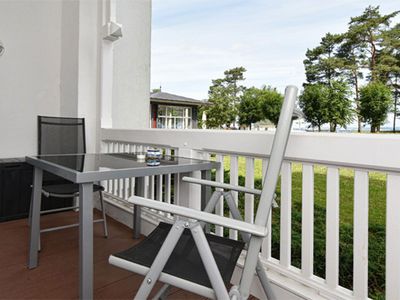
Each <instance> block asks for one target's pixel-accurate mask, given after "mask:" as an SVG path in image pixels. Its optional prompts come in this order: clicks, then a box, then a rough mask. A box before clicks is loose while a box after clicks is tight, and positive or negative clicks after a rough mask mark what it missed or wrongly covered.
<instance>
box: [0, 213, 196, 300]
mask: <svg viewBox="0 0 400 300" xmlns="http://www.w3.org/2000/svg"><path fill="white" fill-rule="evenodd" d="M77 219H78V215H77V213H74V212H64V213H59V214H53V215H47V216H42V222H41V227H42V228H47V227H50V226H56V225H66V224H70V223H74V222H77ZM108 226H109V238H108V239H105V238H104V237H103V231H102V224H101V223H97V224H95V225H94V297H95V299H132V298H133V296H134V295H135V292H136V291H137V289H138V288H139V285H140V283H141V281H142V279H143V277H142V276H139V275H135V274H133V273H130V272H127V271H124V270H122V269H119V268H116V267H114V266H111V265H110V264H108V256H109V255H110V254H112V253H115V252H118V251H120V250H124V249H126V248H128V247H130V246H132V245H134V244H135V242H137V241H135V240H134V239H132V231H131V230H130V229H129V228H128V227H126V226H124V225H122V224H120V223H118V222H116V221H114V220H113V219H111V218H108ZM28 239H29V237H28V225H27V220H26V219H23V220H16V221H10V222H4V223H0V299H28V298H29V299H76V298H78V275H79V273H78V272H79V267H78V255H79V251H78V229H77V228H70V229H65V230H60V231H55V232H48V233H44V234H42V251H41V252H40V254H39V266H38V267H37V268H36V269H33V270H28V269H27V267H26V262H27V257H28V255H27V253H28ZM159 286H161V285H159ZM169 299H203V298H202V297H199V296H196V295H193V294H191V293H188V292H186V291H183V290H178V289H172V290H171V292H170V295H169Z"/></svg>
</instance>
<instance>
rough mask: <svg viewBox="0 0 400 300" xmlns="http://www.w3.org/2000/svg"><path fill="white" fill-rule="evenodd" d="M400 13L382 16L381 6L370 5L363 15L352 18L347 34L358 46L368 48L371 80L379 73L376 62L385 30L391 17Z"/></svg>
mask: <svg viewBox="0 0 400 300" xmlns="http://www.w3.org/2000/svg"><path fill="white" fill-rule="evenodd" d="M398 13H399V11H395V12H393V13H390V14H387V15H383V16H382V15H381V14H380V12H379V6H376V7H373V6H368V7H367V8H366V9H365V10H364V12H363V14H362V15H361V16H357V17H353V18H351V20H350V23H349V29H348V32H347V35H348V36H349V37H351V40H352V41H353V42H354V44H355V45H356V46H357V47H358V48H361V49H364V50H366V53H367V54H368V57H367V60H368V65H367V67H368V69H369V71H370V78H371V81H374V80H376V79H377V75H378V74H377V70H376V64H377V57H378V53H379V51H380V49H381V44H382V39H383V32H385V31H386V30H387V29H388V28H389V25H390V21H391V19H392V18H393V17H395V16H396V15H397V14H398Z"/></svg>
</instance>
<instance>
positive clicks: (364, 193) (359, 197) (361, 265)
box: [353, 170, 398, 299]
mask: <svg viewBox="0 0 400 300" xmlns="http://www.w3.org/2000/svg"><path fill="white" fill-rule="evenodd" d="M396 235H398V232H397V234H396ZM353 239H354V244H353V247H354V249H353V290H354V296H355V297H356V298H357V299H366V298H368V172H367V171H361V170H355V172H354V237H353ZM397 280H398V278H397V279H396V281H397ZM387 299H392V298H387Z"/></svg>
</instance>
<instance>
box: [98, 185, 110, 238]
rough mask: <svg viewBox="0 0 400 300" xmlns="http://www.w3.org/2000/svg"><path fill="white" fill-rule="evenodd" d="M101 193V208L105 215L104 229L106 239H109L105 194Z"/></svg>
mask: <svg viewBox="0 0 400 300" xmlns="http://www.w3.org/2000/svg"><path fill="white" fill-rule="evenodd" d="M99 193H100V206H101V212H102V214H103V228H104V237H105V238H107V237H108V228H107V219H106V210H105V207H104V199H103V193H102V192H101V191H99Z"/></svg>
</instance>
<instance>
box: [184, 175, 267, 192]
mask: <svg viewBox="0 0 400 300" xmlns="http://www.w3.org/2000/svg"><path fill="white" fill-rule="evenodd" d="M182 180H183V181H185V182H190V183H194V184H200V185H208V186H212V187H215V188H220V189H224V190H231V191H237V192H244V193H246V194H253V195H261V190H257V189H252V188H247V187H243V186H238V185H232V184H228V183H222V182H216V181H211V180H204V179H198V178H193V177H187V176H185V177H183V178H182Z"/></svg>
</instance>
